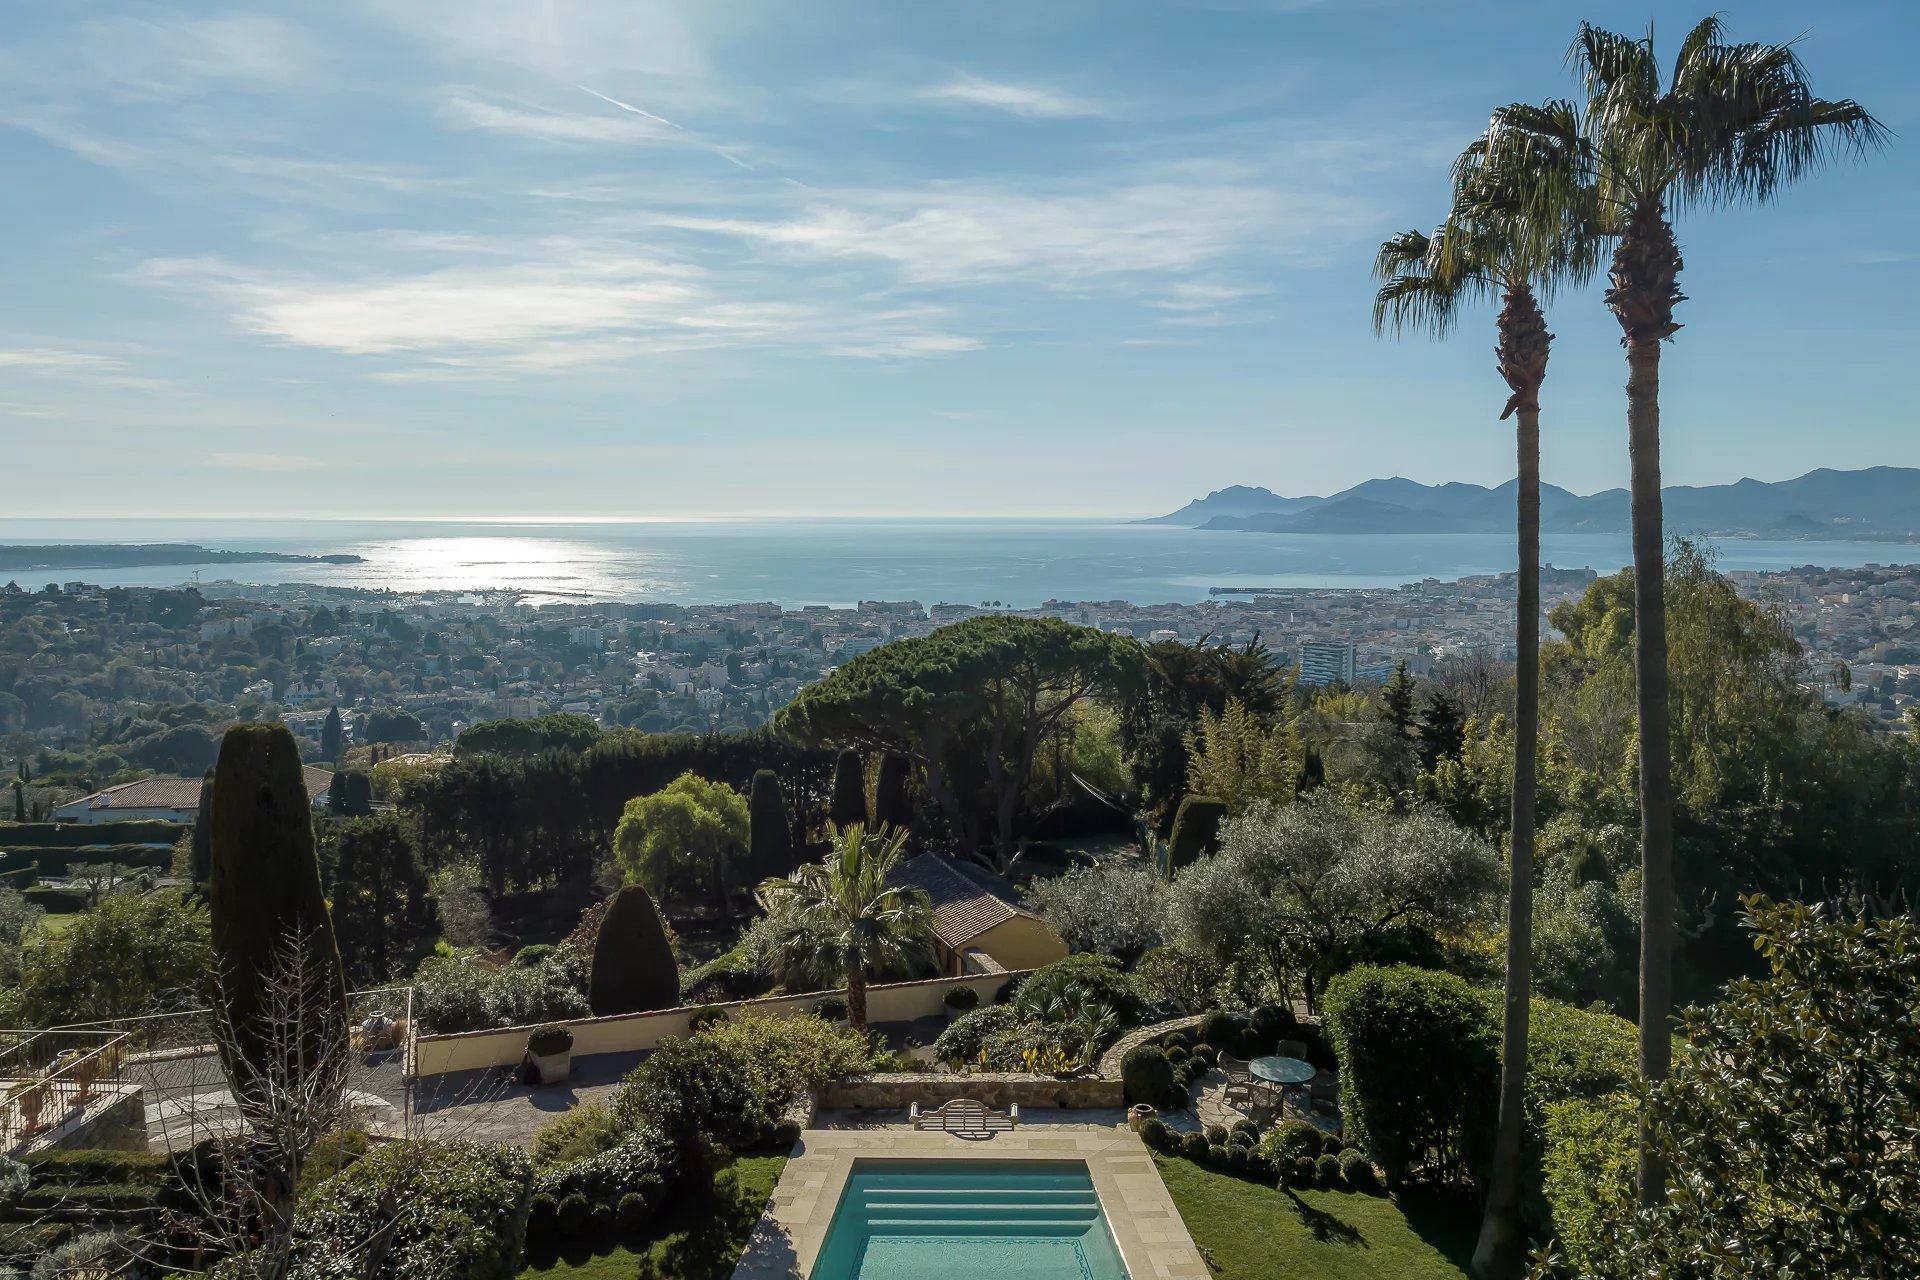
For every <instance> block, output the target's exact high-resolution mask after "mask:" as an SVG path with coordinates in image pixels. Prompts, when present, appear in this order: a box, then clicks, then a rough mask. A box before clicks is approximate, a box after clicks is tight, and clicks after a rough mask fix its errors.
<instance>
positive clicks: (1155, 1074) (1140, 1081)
mask: <svg viewBox="0 0 1920 1280" xmlns="http://www.w3.org/2000/svg"><path fill="white" fill-rule="evenodd" d="M1120 1079H1121V1081H1122V1082H1123V1084H1124V1086H1125V1088H1126V1100H1127V1105H1129V1106H1132V1105H1133V1104H1135V1103H1141V1102H1144V1103H1146V1104H1148V1105H1149V1106H1155V1107H1159V1106H1165V1105H1166V1101H1167V1099H1168V1098H1169V1097H1171V1096H1172V1095H1173V1091H1174V1089H1175V1087H1176V1086H1175V1085H1174V1080H1173V1064H1172V1063H1170V1062H1168V1061H1167V1055H1166V1053H1165V1052H1164V1051H1163V1050H1161V1049H1160V1048H1159V1047H1158V1046H1156V1045H1150V1044H1143V1045H1139V1046H1137V1047H1135V1048H1133V1049H1129V1050H1128V1051H1127V1056H1126V1057H1125V1058H1124V1059H1123V1060H1122V1061H1121V1063H1120Z"/></svg>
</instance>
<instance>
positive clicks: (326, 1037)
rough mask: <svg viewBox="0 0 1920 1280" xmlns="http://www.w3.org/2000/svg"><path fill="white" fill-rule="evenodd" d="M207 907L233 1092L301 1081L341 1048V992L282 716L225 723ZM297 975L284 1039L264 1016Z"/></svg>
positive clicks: (309, 827) (305, 805)
mask: <svg viewBox="0 0 1920 1280" xmlns="http://www.w3.org/2000/svg"><path fill="white" fill-rule="evenodd" d="M211 825H212V852H213V873H212V876H211V878H210V879H209V881H208V884H207V900H208V902H209V904H210V906H211V912H210V923H211V926H212V935H213V952H214V972H215V975H216V977H217V979H218V993H219V999H220V1002H221V1009H222V1014H223V1017H224V1020H225V1023H226V1026H227V1029H228V1032H229V1034H228V1036H226V1037H223V1038H222V1040H221V1045H220V1047H221V1061H222V1063H223V1065H224V1066H225V1068H226V1071H227V1076H228V1079H229V1080H231V1081H233V1083H234V1093H235V1095H236V1096H238V1097H243V1098H244V1097H246V1096H247V1095H248V1094H249V1093H250V1092H251V1088H252V1085H253V1082H255V1081H257V1080H259V1079H261V1078H263V1077H264V1078H279V1077H281V1076H282V1075H284V1074H285V1073H287V1072H292V1073H293V1074H294V1076H295V1077H296V1078H297V1077H299V1076H303V1075H304V1074H306V1073H307V1072H312V1071H319V1070H322V1069H323V1066H322V1064H324V1063H326V1062H327V1061H329V1060H331V1059H335V1058H337V1057H338V1056H339V1055H341V1054H344V1053H345V1052H346V1048H347V993H346V985H345V981H344V978H343V976H342V973H341V965H340V950H339V947H338V946H337V945H336V944H335V941H334V933H333V921H332V918H331V916H330V915H329V913H328V911H327V902H326V898H325V896H324V895H323V894H322V893H321V889H320V867H319V862H318V860H317V859H316V857H315V854H314V845H313V811H312V809H311V807H310V805H309V801H308V798H307V788H306V780H305V778H304V776H303V775H302V773H301V769H300V749H299V747H298V746H296V745H295V743H294V740H293V735H292V734H291V733H289V732H288V731H287V728H286V726H285V725H279V724H275V725H261V724H243V725H236V726H234V727H233V728H231V729H228V730H227V733H226V736H225V737H224V738H223V739H222V740H221V743H220V760H219V763H218V764H217V765H216V766H215V768H214V790H213V812H212V823H211ZM282 983H292V984H293V985H294V986H295V988H296V990H295V991H294V992H293V993H292V994H291V998H292V999H293V1000H294V1002H295V1003H296V1005H297V1007H298V1008H299V1010H300V1015H301V1022H302V1034H301V1038H300V1044H299V1045H298V1046H297V1048H295V1047H294V1046H283V1049H284V1050H285V1052H286V1053H287V1059H286V1061H284V1062H275V1061H274V1060H273V1055H274V1054H275V1053H276V1052H277V1051H276V1050H275V1049H274V1047H273V1037H274V1035H275V1034H276V1033H275V1032H274V1031H273V1029H272V1028H270V1027H268V1026H266V1025H265V1014H266V1013H267V1011H268V1010H270V1009H272V1008H274V1007H275V1005H274V1002H275V998H276V997H275V996H274V994H273V990H274V988H275V986H276V985H277V984H282Z"/></svg>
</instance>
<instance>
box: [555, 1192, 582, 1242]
mask: <svg viewBox="0 0 1920 1280" xmlns="http://www.w3.org/2000/svg"><path fill="white" fill-rule="evenodd" d="M587 1211H588V1206H587V1198H586V1197H585V1196H583V1195H581V1194H580V1193H579V1192H578V1191H575V1192H573V1193H571V1194H570V1195H565V1196H562V1197H561V1198H560V1207H559V1210H558V1214H557V1217H558V1222H559V1226H560V1234H561V1235H563V1236H577V1235H579V1234H580V1232H581V1231H582V1230H584V1229H585V1228H586V1225H587Z"/></svg>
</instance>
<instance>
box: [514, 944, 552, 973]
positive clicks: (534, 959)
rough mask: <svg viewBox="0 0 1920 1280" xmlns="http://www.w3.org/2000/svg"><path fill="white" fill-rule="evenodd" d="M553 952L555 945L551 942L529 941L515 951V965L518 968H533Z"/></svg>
mask: <svg viewBox="0 0 1920 1280" xmlns="http://www.w3.org/2000/svg"><path fill="white" fill-rule="evenodd" d="M552 954H553V946H552V944H551V943H546V942H534V943H529V944H528V945H526V946H524V947H522V948H520V949H519V950H518V951H516V952H514V953H513V967H514V968H516V969H531V968H533V966H535V965H537V964H539V963H540V962H541V961H542V960H545V959H546V958H547V957H548V956H550V955H552Z"/></svg>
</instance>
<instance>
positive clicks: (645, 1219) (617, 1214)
mask: <svg viewBox="0 0 1920 1280" xmlns="http://www.w3.org/2000/svg"><path fill="white" fill-rule="evenodd" d="M613 1216H614V1218H615V1219H616V1220H617V1221H618V1222H619V1224H620V1229H621V1230H622V1231H638V1230H640V1228H642V1227H644V1226H646V1225H647V1224H648V1223H649V1222H651V1221H653V1206H652V1205H651V1204H648V1203H647V1198H646V1197H645V1196H643V1195H640V1194H639V1193H638V1192H633V1191H629V1192H628V1193H627V1194H626V1195H623V1196H621V1197H620V1203H619V1204H618V1205H616V1206H614V1215H613Z"/></svg>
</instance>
